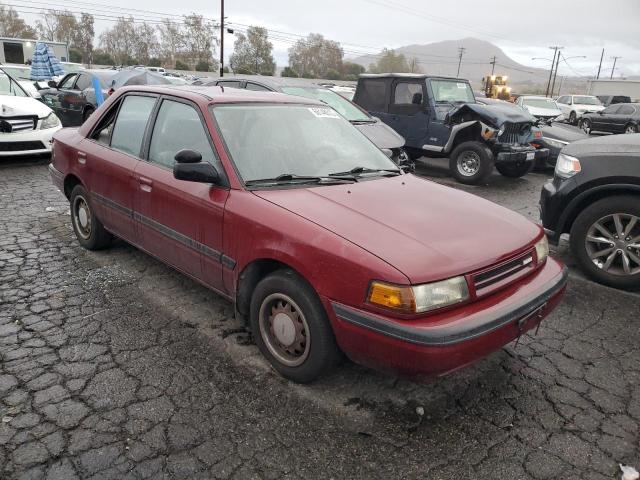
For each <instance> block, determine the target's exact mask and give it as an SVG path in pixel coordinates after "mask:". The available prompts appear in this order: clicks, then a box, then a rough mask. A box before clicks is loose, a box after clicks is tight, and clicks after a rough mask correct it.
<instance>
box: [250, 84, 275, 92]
mask: <svg viewBox="0 0 640 480" xmlns="http://www.w3.org/2000/svg"><path fill="white" fill-rule="evenodd" d="M244 88H245V89H247V90H254V91H256V92H270V91H271V90H269V89H268V88H267V87H263V86H262V85H258V84H257V83H251V82H249V83H247V85H246V86H245V87H244Z"/></svg>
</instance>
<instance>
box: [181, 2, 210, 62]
mask: <svg viewBox="0 0 640 480" xmlns="http://www.w3.org/2000/svg"><path fill="white" fill-rule="evenodd" d="M184 25H185V26H184V48H185V51H184V59H185V60H186V61H187V62H189V63H190V64H192V65H195V64H196V63H198V62H207V63H209V64H210V65H212V68H213V70H216V69H217V68H218V61H217V60H216V59H215V52H216V50H215V47H216V45H217V44H218V37H217V34H216V28H215V25H214V24H213V22H211V21H209V20H205V19H204V17H203V16H202V15H197V14H195V13H192V14H191V15H187V16H185V17H184Z"/></svg>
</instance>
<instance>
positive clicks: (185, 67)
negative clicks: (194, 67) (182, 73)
mask: <svg viewBox="0 0 640 480" xmlns="http://www.w3.org/2000/svg"><path fill="white" fill-rule="evenodd" d="M176 70H189V65H187V64H186V63H183V62H181V61H180V60H176Z"/></svg>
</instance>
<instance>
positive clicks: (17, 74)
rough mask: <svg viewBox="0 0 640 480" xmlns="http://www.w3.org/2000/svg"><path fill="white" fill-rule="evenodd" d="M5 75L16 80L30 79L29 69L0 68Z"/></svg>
mask: <svg viewBox="0 0 640 480" xmlns="http://www.w3.org/2000/svg"><path fill="white" fill-rule="evenodd" d="M2 70H4V71H5V72H6V73H8V74H9V75H11V76H12V77H13V78H15V79H16V80H29V79H30V77H31V67H5V66H3V67H2Z"/></svg>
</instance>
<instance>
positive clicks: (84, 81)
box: [76, 74, 91, 90]
mask: <svg viewBox="0 0 640 480" xmlns="http://www.w3.org/2000/svg"><path fill="white" fill-rule="evenodd" d="M90 86H91V77H90V76H89V75H84V74H83V75H80V76H79V77H78V82H77V83H76V88H77V89H78V90H84V89H86V88H89V87H90Z"/></svg>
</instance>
